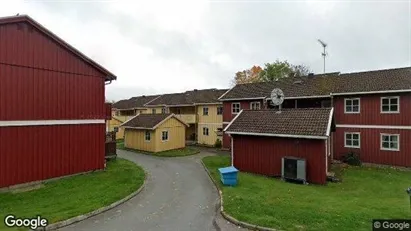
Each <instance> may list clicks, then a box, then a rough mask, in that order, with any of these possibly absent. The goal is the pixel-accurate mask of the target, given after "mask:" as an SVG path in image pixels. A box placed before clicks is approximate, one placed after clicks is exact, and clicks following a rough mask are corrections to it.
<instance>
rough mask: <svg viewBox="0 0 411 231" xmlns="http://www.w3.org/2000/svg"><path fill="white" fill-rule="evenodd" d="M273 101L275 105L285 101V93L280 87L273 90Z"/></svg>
mask: <svg viewBox="0 0 411 231" xmlns="http://www.w3.org/2000/svg"><path fill="white" fill-rule="evenodd" d="M271 102H272V104H273V105H274V106H280V105H281V104H282V103H283V102H284V93H283V91H282V90H281V89H280V88H274V89H273V90H272V91H271Z"/></svg>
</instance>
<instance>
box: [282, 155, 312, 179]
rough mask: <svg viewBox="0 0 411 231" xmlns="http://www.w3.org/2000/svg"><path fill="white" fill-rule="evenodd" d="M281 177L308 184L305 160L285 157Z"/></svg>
mask: <svg viewBox="0 0 411 231" xmlns="http://www.w3.org/2000/svg"><path fill="white" fill-rule="evenodd" d="M281 177H282V178H283V179H284V180H293V181H302V182H303V183H304V184H305V183H306V182H307V178H306V165H305V159H301V158H297V157H289V156H287V157H283V158H282V167H281Z"/></svg>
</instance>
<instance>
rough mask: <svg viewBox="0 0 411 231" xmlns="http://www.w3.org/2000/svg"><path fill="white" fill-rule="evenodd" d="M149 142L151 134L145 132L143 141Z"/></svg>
mask: <svg viewBox="0 0 411 231" xmlns="http://www.w3.org/2000/svg"><path fill="white" fill-rule="evenodd" d="M150 140H151V133H150V131H146V134H145V141H150Z"/></svg>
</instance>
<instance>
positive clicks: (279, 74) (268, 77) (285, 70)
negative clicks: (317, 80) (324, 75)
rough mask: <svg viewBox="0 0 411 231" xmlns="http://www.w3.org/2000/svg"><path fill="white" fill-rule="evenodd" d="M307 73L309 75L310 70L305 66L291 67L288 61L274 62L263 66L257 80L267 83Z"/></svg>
mask: <svg viewBox="0 0 411 231" xmlns="http://www.w3.org/2000/svg"><path fill="white" fill-rule="evenodd" d="M308 73H310V69H309V68H308V67H307V66H305V65H292V64H290V63H289V62H288V61H279V60H276V61H275V62H273V63H266V64H265V66H264V69H263V70H262V71H261V72H260V76H259V77H260V78H259V79H260V80H261V81H263V82H268V81H275V80H277V79H281V78H286V77H298V76H304V75H308Z"/></svg>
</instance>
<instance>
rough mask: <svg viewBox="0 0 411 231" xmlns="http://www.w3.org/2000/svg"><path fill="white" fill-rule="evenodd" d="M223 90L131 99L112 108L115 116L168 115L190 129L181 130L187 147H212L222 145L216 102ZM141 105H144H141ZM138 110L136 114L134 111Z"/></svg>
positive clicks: (194, 91) (221, 108) (218, 106)
mask: <svg viewBox="0 0 411 231" xmlns="http://www.w3.org/2000/svg"><path fill="white" fill-rule="evenodd" d="M226 91H227V89H215V88H212V89H200V90H197V89H195V90H192V91H186V92H181V93H171V94H163V95H154V96H144V97H143V96H139V97H132V98H130V99H128V100H120V101H119V102H118V103H115V104H113V108H114V109H113V110H118V112H117V114H124V115H130V114H131V115H136V114H137V113H140V114H168V113H173V114H175V117H176V118H178V119H180V120H181V121H183V122H184V123H186V124H189V125H190V126H188V127H186V129H185V139H186V141H188V143H192V144H195V143H197V144H200V145H207V146H214V145H215V144H216V141H217V140H219V141H222V127H223V107H222V103H221V102H220V101H219V100H218V98H219V97H220V96H221V95H222V94H224V93H225V92H226ZM143 102H145V103H144V104H142V103H143ZM137 109H138V110H137Z"/></svg>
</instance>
